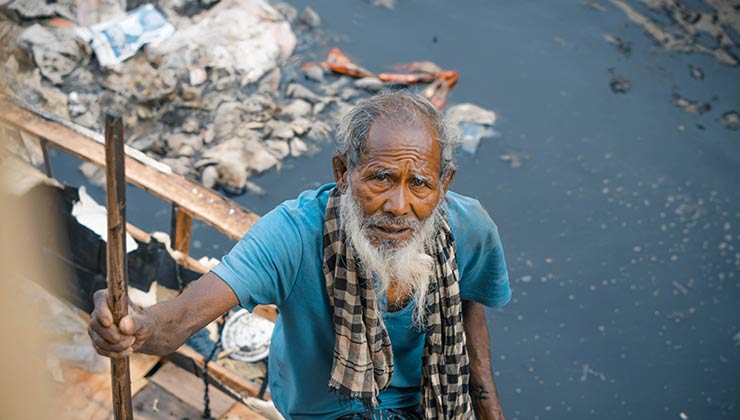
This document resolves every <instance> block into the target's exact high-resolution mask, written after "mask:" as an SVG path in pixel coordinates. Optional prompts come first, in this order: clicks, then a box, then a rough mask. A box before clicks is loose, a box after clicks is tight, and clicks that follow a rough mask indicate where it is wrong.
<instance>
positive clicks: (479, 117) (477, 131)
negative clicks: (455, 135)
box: [447, 103, 497, 154]
mask: <svg viewBox="0 0 740 420" xmlns="http://www.w3.org/2000/svg"><path fill="white" fill-rule="evenodd" d="M447 119H448V120H449V121H450V123H452V124H457V125H458V127H459V128H460V134H461V136H462V145H461V146H460V147H461V149H462V150H463V151H465V152H467V153H469V154H475V152H476V150H478V144H479V143H480V141H481V140H482V139H485V138H491V137H494V136H495V135H496V134H497V133H496V131H494V130H493V128H492V126H493V125H494V124H495V123H496V113H494V112H493V111H489V110H487V109H483V108H481V107H479V106H477V105H473V104H469V103H465V104H459V105H455V106H453V107H451V108H450V109H448V110H447Z"/></svg>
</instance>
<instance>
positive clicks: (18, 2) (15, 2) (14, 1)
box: [2, 0, 77, 20]
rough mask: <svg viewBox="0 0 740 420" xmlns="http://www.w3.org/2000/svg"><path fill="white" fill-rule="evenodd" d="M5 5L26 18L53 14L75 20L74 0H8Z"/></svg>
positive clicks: (46, 16) (45, 16)
mask: <svg viewBox="0 0 740 420" xmlns="http://www.w3.org/2000/svg"><path fill="white" fill-rule="evenodd" d="M2 3H3V5H2V6H3V7H4V8H6V9H8V10H12V11H14V12H17V13H18V14H19V15H20V16H21V17H22V18H24V19H39V18H48V17H52V16H61V17H63V18H66V19H69V20H75V17H76V16H75V12H76V10H75V9H76V8H77V7H76V4H75V3H76V2H75V1H74V0H60V1H48V2H47V1H45V0H9V1H8V0H6V1H3V2H2Z"/></svg>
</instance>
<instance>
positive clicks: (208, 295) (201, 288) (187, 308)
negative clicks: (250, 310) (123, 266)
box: [88, 272, 239, 358]
mask: <svg viewBox="0 0 740 420" xmlns="http://www.w3.org/2000/svg"><path fill="white" fill-rule="evenodd" d="M94 299H95V310H94V311H93V313H92V317H91V319H90V326H89V328H88V333H89V334H90V338H91V339H92V341H93V345H94V346H95V349H96V350H97V352H98V353H100V354H101V355H103V356H108V357H112V358H118V357H126V356H128V355H130V354H131V353H133V352H134V351H139V352H142V353H148V354H155V355H166V354H170V353H173V352H174V351H176V350H177V349H178V348H179V347H180V346H181V345H182V344H183V343H185V341H186V340H187V339H188V337H190V336H191V335H193V334H194V333H195V332H196V331H198V330H200V329H201V328H203V327H205V326H206V325H208V323H210V322H211V321H213V320H214V319H216V318H217V317H218V316H219V315H221V314H223V313H224V312H226V311H227V310H229V309H230V308H232V307H234V306H236V305H237V304H238V303H239V301H238V299H237V297H236V295H235V294H234V292H233V291H232V290H231V288H230V287H229V286H228V285H227V284H226V283H225V282H224V281H223V280H221V279H220V278H219V277H218V276H216V275H215V274H213V273H210V272H209V273H206V274H204V275H203V276H201V278H199V279H198V280H196V281H195V282H193V283H191V284H190V286H189V287H188V288H187V289H185V291H183V292H182V294H181V295H180V296H178V297H176V298H174V299H171V300H167V301H164V302H160V303H158V304H156V305H154V306H151V307H149V308H147V309H144V310H135V309H133V308H130V309H129V315H128V316H126V317H125V318H123V319H122V320H121V322H120V323H119V325H114V324H113V316H112V314H111V311H110V308H109V307H108V300H107V299H108V292H107V291H106V290H99V291H97V292H96V293H95V297H94Z"/></svg>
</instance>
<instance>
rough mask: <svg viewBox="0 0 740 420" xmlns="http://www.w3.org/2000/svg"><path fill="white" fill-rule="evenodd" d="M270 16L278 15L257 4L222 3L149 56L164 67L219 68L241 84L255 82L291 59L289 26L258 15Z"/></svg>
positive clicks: (247, 0)
mask: <svg viewBox="0 0 740 420" xmlns="http://www.w3.org/2000/svg"><path fill="white" fill-rule="evenodd" d="M270 12H271V13H273V14H277V12H276V11H275V10H274V9H273V8H272V7H271V6H270V5H269V4H267V3H266V2H264V1H261V0H223V1H221V2H220V3H218V4H217V5H216V6H214V7H213V8H212V9H211V10H209V11H208V12H206V14H205V16H204V17H203V19H202V20H200V21H199V22H198V23H196V24H194V25H191V26H188V27H185V28H182V29H180V30H178V31H177V33H176V34H175V35H173V36H171V37H170V38H168V39H166V40H165V41H163V42H160V43H158V44H157V45H152V46H150V47H148V51H147V54H148V55H149V57H150V59H155V60H157V61H160V62H161V63H162V65H164V66H165V67H167V66H169V67H193V66H197V67H201V68H204V67H210V68H212V69H222V70H225V71H226V73H227V74H229V75H234V74H238V75H239V80H238V83H239V84H241V85H242V86H243V85H246V84H248V83H252V82H255V81H257V80H259V79H260V77H262V76H263V75H264V74H265V73H267V72H268V71H270V70H272V69H273V68H275V67H276V66H277V64H278V61H280V60H284V59H286V58H287V57H288V56H290V54H291V53H292V52H293V49H294V48H295V45H296V42H297V39H296V37H295V35H294V34H293V31H292V30H291V29H290V24H288V22H284V21H272V20H266V19H264V18H262V17H261V16H263V15H264V14H265V13H270ZM246 52H248V53H246Z"/></svg>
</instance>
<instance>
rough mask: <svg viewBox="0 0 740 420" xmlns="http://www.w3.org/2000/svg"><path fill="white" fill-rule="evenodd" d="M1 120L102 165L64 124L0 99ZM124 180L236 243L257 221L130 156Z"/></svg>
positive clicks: (94, 150)
mask: <svg viewBox="0 0 740 420" xmlns="http://www.w3.org/2000/svg"><path fill="white" fill-rule="evenodd" d="M0 109H1V110H2V112H0V119H2V120H4V121H6V122H8V123H9V124H11V125H14V126H15V127H17V128H18V129H21V130H25V131H28V132H30V133H33V134H35V135H37V136H39V137H42V138H45V139H46V140H47V141H48V143H49V144H51V145H53V146H54V147H57V148H59V149H61V150H63V151H65V152H67V153H69V154H71V155H74V156H76V157H78V158H80V159H83V160H85V161H88V162H91V163H93V164H95V165H97V166H100V167H103V166H104V165H105V153H104V147H103V145H102V144H100V143H98V142H96V141H95V140H93V139H91V138H90V137H87V136H84V135H82V134H80V133H78V132H76V131H75V130H72V129H70V128H68V127H65V126H64V125H62V124H60V123H57V122H53V121H49V120H46V119H44V118H42V117H40V116H38V115H36V114H34V113H33V112H31V111H28V110H25V109H23V108H21V107H19V106H17V105H15V104H14V103H12V102H10V101H8V100H7V99H3V98H0ZM126 174H127V180H128V182H130V183H131V184H133V185H136V186H137V187H139V188H142V189H143V190H145V191H147V192H149V193H151V194H153V195H155V196H157V197H159V198H160V199H162V200H164V201H166V202H168V203H177V205H179V206H180V208H181V209H182V210H183V211H184V212H186V213H187V214H189V215H190V216H192V217H194V218H196V219H198V220H202V221H204V222H205V223H206V224H208V225H210V226H212V227H214V228H215V229H217V230H218V231H220V232H222V233H224V234H225V235H226V236H228V237H229V238H231V239H235V240H238V239H240V238H241V237H242V236H244V234H245V233H246V232H247V231H248V230H249V228H251V227H252V225H254V223H255V222H257V220H258V219H259V216H257V215H256V214H254V213H252V212H250V211H248V210H245V209H243V208H241V207H240V206H239V205H238V204H236V203H234V202H233V201H231V200H229V199H226V198H224V197H221V196H220V195H219V194H218V193H216V192H215V191H212V190H210V189H208V188H205V187H203V186H202V185H200V184H197V183H195V182H192V181H189V180H187V179H185V178H183V177H182V176H180V175H177V174H165V173H162V172H159V171H158V170H156V169H154V168H152V167H149V166H147V165H145V164H143V163H141V162H139V161H137V160H135V159H133V158H131V157H130V156H127V157H126Z"/></svg>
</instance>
